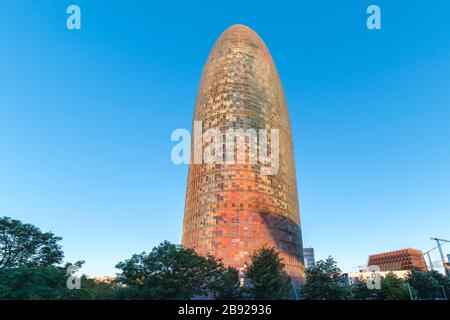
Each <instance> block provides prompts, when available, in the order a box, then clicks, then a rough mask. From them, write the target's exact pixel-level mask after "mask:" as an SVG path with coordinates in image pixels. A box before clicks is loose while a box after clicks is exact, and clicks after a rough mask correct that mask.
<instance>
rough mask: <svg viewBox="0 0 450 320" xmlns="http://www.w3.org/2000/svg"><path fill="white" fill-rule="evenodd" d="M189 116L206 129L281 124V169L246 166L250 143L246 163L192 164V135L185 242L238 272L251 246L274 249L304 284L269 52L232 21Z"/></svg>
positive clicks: (285, 121)
mask: <svg viewBox="0 0 450 320" xmlns="http://www.w3.org/2000/svg"><path fill="white" fill-rule="evenodd" d="M194 121H201V122H202V130H203V131H202V132H203V133H204V132H205V130H207V129H211V128H217V129H220V130H221V132H224V131H225V130H226V129H230V128H232V129H239V128H241V129H244V130H246V129H250V128H251V129H255V130H259V129H279V141H280V142H279V162H278V164H279V169H278V171H277V172H276V173H275V174H273V175H265V174H263V173H262V168H261V164H259V163H256V164H255V163H250V162H249V161H248V160H249V157H251V155H252V153H251V151H250V145H249V143H250V142H249V141H245V150H246V151H247V158H246V160H247V161H246V163H245V164H206V163H201V164H193V160H192V158H193V157H194V155H193V153H194V152H193V150H192V149H193V148H194V137H193V141H192V149H191V164H190V167H189V174H188V185H187V192H186V205H185V213H184V223H183V237H182V244H183V245H184V246H187V247H190V248H193V249H194V250H196V251H197V252H198V253H200V254H212V255H214V256H216V257H218V258H220V259H222V261H223V262H224V263H225V264H226V265H230V266H233V267H235V268H238V269H240V270H243V268H245V264H246V263H247V262H248V261H249V256H250V255H251V254H252V252H253V251H254V250H255V249H258V248H261V247H262V246H264V245H268V246H270V247H275V248H276V249H278V250H279V251H280V253H281V256H282V258H283V259H284V263H285V265H286V271H287V272H288V274H289V275H290V276H292V277H293V278H295V279H298V280H300V281H301V280H302V279H303V274H304V268H303V251H302V237H301V227H300V213H299V206H298V195H297V184H296V173H295V163H294V151H293V144H292V133H291V127H290V122H289V115H288V110H287V105H286V101H285V97H284V92H283V89H282V85H281V81H280V78H279V76H278V72H277V70H276V67H275V64H274V62H273V60H272V57H271V55H270V53H269V51H268V49H267V47H266V46H265V44H264V42H263V41H262V40H261V38H260V37H259V36H258V35H257V34H256V33H255V32H254V31H253V30H251V29H250V28H248V27H245V26H242V25H235V26H232V27H230V28H228V29H227V30H226V31H225V32H224V33H223V34H222V35H221V36H220V38H219V39H218V41H217V42H216V44H215V45H214V47H213V49H212V50H211V52H210V55H209V57H208V60H207V62H206V64H205V66H204V69H203V74H202V78H201V81H200V86H199V89H198V94H197V100H196V105H195V111H194ZM202 146H203V147H205V143H204V142H203V145H202ZM224 150H225V149H224ZM224 152H225V151H224Z"/></svg>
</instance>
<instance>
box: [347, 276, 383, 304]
mask: <svg viewBox="0 0 450 320" xmlns="http://www.w3.org/2000/svg"><path fill="white" fill-rule="evenodd" d="M376 293H377V291H376V290H371V289H369V288H368V287H367V283H366V281H364V280H360V279H357V280H355V281H354V282H353V283H352V285H351V294H352V299H355V300H372V299H375V298H376Z"/></svg>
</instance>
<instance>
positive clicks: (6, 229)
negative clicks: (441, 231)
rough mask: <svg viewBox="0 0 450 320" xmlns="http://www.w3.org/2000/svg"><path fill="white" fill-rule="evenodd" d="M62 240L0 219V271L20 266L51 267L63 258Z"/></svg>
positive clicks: (20, 224) (29, 227) (8, 219)
mask: <svg viewBox="0 0 450 320" xmlns="http://www.w3.org/2000/svg"><path fill="white" fill-rule="evenodd" d="M61 239H62V238H60V237H56V236H55V235H54V234H53V233H51V232H44V233H43V232H41V230H39V228H37V227H35V226H33V225H31V224H24V223H22V222H21V221H19V220H13V219H11V218H9V217H2V218H0V269H1V268H13V267H21V266H25V265H27V266H51V265H55V264H58V263H61V262H62V259H63V257H64V254H63V251H62V249H61V246H60V245H59V244H58V242H59V241H61Z"/></svg>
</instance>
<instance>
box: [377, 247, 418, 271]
mask: <svg viewBox="0 0 450 320" xmlns="http://www.w3.org/2000/svg"><path fill="white" fill-rule="evenodd" d="M368 265H369V266H373V265H375V266H378V267H380V270H381V271H397V270H413V269H414V270H420V271H427V265H426V263H425V259H424V257H423V253H422V251H420V250H417V249H403V250H397V251H391V252H385V253H380V254H374V255H371V256H369V262H368Z"/></svg>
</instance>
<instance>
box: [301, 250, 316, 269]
mask: <svg viewBox="0 0 450 320" xmlns="http://www.w3.org/2000/svg"><path fill="white" fill-rule="evenodd" d="M303 259H304V260H305V268H311V267H312V266H313V265H314V264H315V260H314V248H303Z"/></svg>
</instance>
